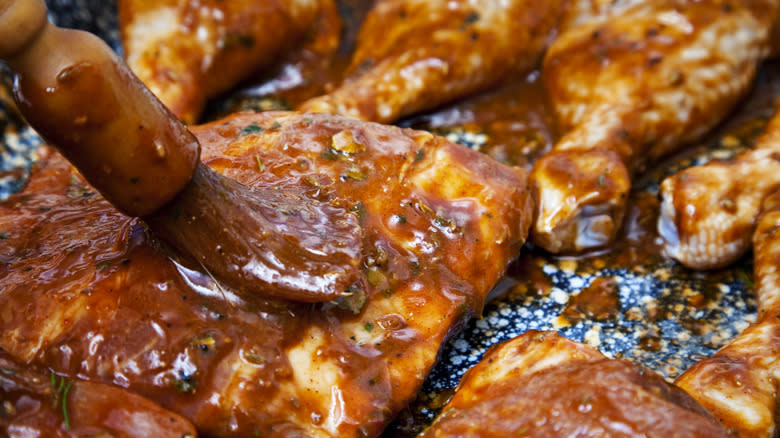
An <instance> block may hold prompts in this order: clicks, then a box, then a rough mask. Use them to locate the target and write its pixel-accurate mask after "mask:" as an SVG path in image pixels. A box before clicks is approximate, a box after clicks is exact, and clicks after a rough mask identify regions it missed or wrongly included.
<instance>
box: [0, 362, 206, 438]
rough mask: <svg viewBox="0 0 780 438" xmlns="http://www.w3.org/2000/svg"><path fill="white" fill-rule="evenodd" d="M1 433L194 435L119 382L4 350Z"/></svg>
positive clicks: (127, 437) (188, 427)
mask: <svg viewBox="0 0 780 438" xmlns="http://www.w3.org/2000/svg"><path fill="white" fill-rule="evenodd" d="M0 400H1V401H2V406H0V435H2V436H10V437H27V436H30V437H38V436H41V437H50V438H54V437H62V438H66V437H94V436H110V437H116V438H132V437H138V438H145V437H150V436H154V437H160V438H185V437H189V438H195V436H196V433H195V428H194V427H193V426H192V424H190V422H189V421H187V420H185V419H184V418H182V417H180V416H179V415H177V414H174V413H173V412H171V411H168V410H166V409H163V408H161V407H160V406H158V405H156V404H155V403H152V402H151V401H149V400H147V399H145V398H143V397H141V396H138V395H135V394H132V393H130V392H129V391H127V390H125V389H122V388H117V387H115V386H110V385H104V384H100V383H90V382H84V381H81V380H67V379H64V378H63V377H61V376H57V375H55V374H54V373H51V372H46V371H44V370H41V369H38V368H37V367H30V366H22V365H20V364H18V363H15V362H14V361H12V360H11V359H10V358H9V357H8V355H7V354H5V353H3V352H0Z"/></svg>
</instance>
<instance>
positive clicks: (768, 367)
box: [676, 192, 780, 438]
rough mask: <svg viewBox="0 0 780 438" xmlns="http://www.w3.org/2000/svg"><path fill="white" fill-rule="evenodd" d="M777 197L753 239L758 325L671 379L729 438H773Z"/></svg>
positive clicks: (779, 330)
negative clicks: (731, 432)
mask: <svg viewBox="0 0 780 438" xmlns="http://www.w3.org/2000/svg"><path fill="white" fill-rule="evenodd" d="M778 229H780V192H774V193H773V194H772V195H770V196H769V197H768V198H767V199H766V200H765V201H764V203H763V208H762V213H761V215H760V217H759V219H758V223H757V226H756V229H755V232H754V233H753V245H754V257H755V262H754V269H755V278H756V295H757V300H758V319H757V321H756V323H755V324H753V325H751V326H750V327H748V328H747V329H746V330H745V331H744V332H743V333H742V334H741V335H739V336H738V337H737V338H736V339H735V340H734V341H733V342H731V343H730V344H729V345H727V346H726V347H724V348H722V349H721V350H720V351H718V352H717V353H716V354H715V355H713V356H712V357H711V358H708V359H705V360H702V361H700V362H698V363H696V364H695V365H694V366H693V367H691V369H689V370H688V371H686V372H685V373H684V374H683V375H681V376H680V377H679V378H678V379H677V382H676V383H677V385H678V386H680V387H681V388H683V389H685V390H686V391H688V393H689V394H691V395H692V396H693V397H694V398H695V399H696V400H698V401H699V403H701V404H702V405H703V406H704V407H706V408H707V409H709V410H710V412H712V413H713V414H714V415H715V416H716V417H717V418H718V419H719V420H720V421H721V423H723V425H725V426H726V427H728V428H729V429H730V430H731V431H733V432H734V434H735V435H737V436H739V437H744V438H748V437H750V438H759V437H774V436H777V424H776V423H777V414H776V412H777V394H778V391H779V390H780V387H778V378H780V322H779V321H780V277H778V271H777V269H778V266H780V236H779V235H778V232H777V231H778Z"/></svg>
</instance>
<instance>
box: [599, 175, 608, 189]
mask: <svg viewBox="0 0 780 438" xmlns="http://www.w3.org/2000/svg"><path fill="white" fill-rule="evenodd" d="M606 179H607V173H606V172H604V173H602V174H601V175H599V187H601V188H602V189H603V188H604V187H606V186H607V182H606Z"/></svg>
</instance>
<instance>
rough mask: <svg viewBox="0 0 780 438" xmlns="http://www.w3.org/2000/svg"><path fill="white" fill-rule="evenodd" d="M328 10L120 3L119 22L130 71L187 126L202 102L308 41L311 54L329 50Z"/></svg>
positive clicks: (278, 3)
mask: <svg viewBox="0 0 780 438" xmlns="http://www.w3.org/2000/svg"><path fill="white" fill-rule="evenodd" d="M335 8H336V6H335V4H334V2H333V0H266V1H257V0H230V1H222V0H197V1H196V0H120V2H119V23H120V29H121V31H122V43H123V46H124V50H125V58H126V60H127V63H128V64H129V65H130V68H131V69H132V70H133V72H134V73H135V74H136V75H137V76H138V77H139V78H140V79H141V81H143V82H144V84H145V85H146V86H147V87H149V89H151V90H152V92H153V93H154V94H155V95H157V97H158V98H159V99H160V100H161V101H162V102H163V103H164V104H165V105H167V106H168V108H169V109H170V110H171V111H172V112H173V113H174V114H176V115H177V116H179V118H181V119H182V120H184V121H185V122H187V123H194V122H195V121H197V119H198V116H199V115H200V113H201V111H202V110H203V106H204V105H205V102H206V99H208V98H210V97H214V96H215V95H217V94H219V93H222V92H224V91H226V90H228V89H229V88H231V87H233V86H235V85H236V84H237V83H238V82H239V81H241V80H243V79H246V78H247V77H248V76H249V75H251V74H252V73H255V72H257V71H258V70H259V69H261V68H263V67H267V66H269V65H271V64H273V63H274V62H277V61H279V59H281V57H282V56H284V54H285V53H286V51H287V50H289V49H291V48H293V47H295V46H296V45H301V44H303V43H304V42H305V41H307V40H309V41H311V43H310V44H312V45H313V46H314V47H316V49H317V50H322V51H326V52H327V51H330V50H335V49H336V48H337V47H338V31H339V25H338V23H339V17H338V12H337V11H336V9H335ZM326 23H327V24H326ZM334 23H335V24H336V25H334ZM317 30H322V31H323V33H322V34H315V33H316V32H317Z"/></svg>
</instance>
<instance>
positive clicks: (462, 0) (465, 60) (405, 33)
mask: <svg viewBox="0 0 780 438" xmlns="http://www.w3.org/2000/svg"><path fill="white" fill-rule="evenodd" d="M564 3H565V2H563V1H562V0H548V1H544V2H538V1H536V2H532V1H528V0H509V1H496V0H455V1H452V0H379V1H378V2H377V3H376V4H375V5H374V8H373V9H372V10H371V11H370V12H369V13H368V15H367V16H366V18H365V20H364V21H363V24H362V26H361V30H360V33H359V35H358V40H357V48H356V49H355V53H354V55H353V57H352V63H351V65H350V67H349V69H348V71H347V76H346V79H345V80H344V82H343V83H342V85H341V86H340V87H338V88H336V89H335V90H333V91H332V92H330V93H328V94H326V95H324V96H321V97H316V98H313V99H311V100H309V101H307V102H304V103H303V104H302V105H301V106H300V107H299V109H301V110H303V111H316V112H328V113H334V114H341V115H345V116H348V117H352V118H356V119H360V120H371V121H378V122H392V121H395V120H398V119H399V118H401V117H403V116H406V115H409V114H413V113H416V112H419V111H422V110H426V109H431V108H435V107H436V106H438V105H441V104H444V103H447V102H449V101H452V100H454V99H456V98H458V97H462V96H464V95H467V94H469V93H473V92H476V91H480V90H484V89H485V88H487V87H489V86H491V85H494V84H495V83H497V82H498V81H499V80H501V79H505V78H507V77H510V78H511V77H512V76H513V75H516V74H518V73H522V72H524V71H529V70H530V69H532V68H533V67H535V66H536V65H537V63H538V62H539V59H540V58H541V55H542V53H543V51H544V48H545V47H546V46H547V44H548V43H549V41H550V39H551V37H552V33H553V30H554V28H555V25H556V23H557V22H558V19H559V17H560V12H561V10H562V8H563V4H564Z"/></svg>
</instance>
